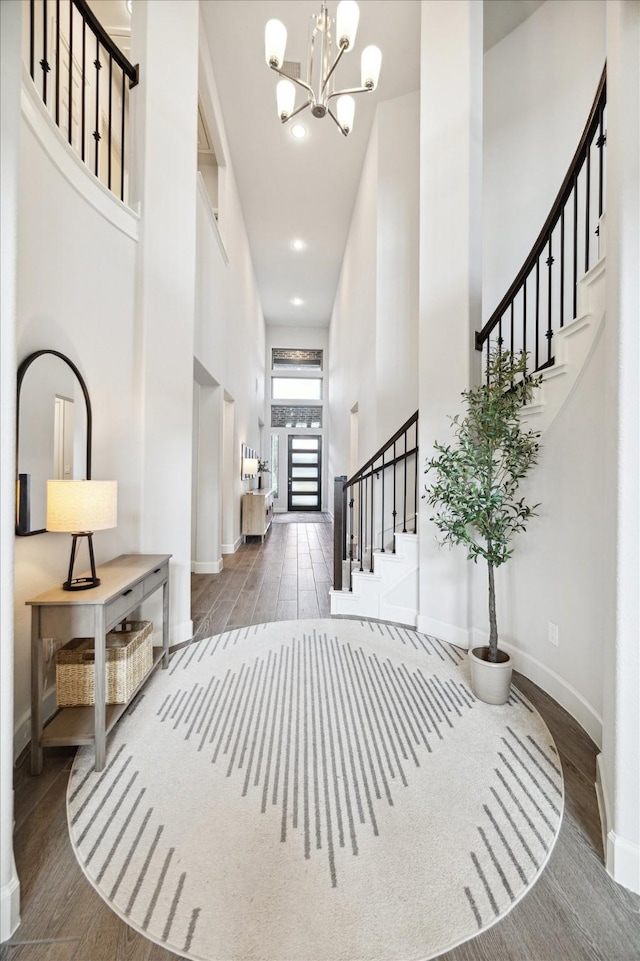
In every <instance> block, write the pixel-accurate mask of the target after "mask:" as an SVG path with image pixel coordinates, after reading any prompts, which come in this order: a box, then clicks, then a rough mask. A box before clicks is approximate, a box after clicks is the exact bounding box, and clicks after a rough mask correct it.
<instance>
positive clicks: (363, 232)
mask: <svg viewBox="0 0 640 961" xmlns="http://www.w3.org/2000/svg"><path fill="white" fill-rule="evenodd" d="M418 132H419V98H418V93H417V91H416V92H415V93H411V94H407V95H406V96H403V97H399V98H397V99H396V100H391V101H386V102H382V103H381V104H379V105H378V108H377V112H376V119H375V121H374V124H373V127H372V131H371V137H370V140H369V146H368V148H367V154H366V158H365V162H364V166H363V170H362V175H361V178H360V185H359V188H358V194H357V197H356V202H355V206H354V211H353V216H352V220H351V227H350V230H349V236H348V239H347V245H346V249H345V254H344V259H343V264H342V271H341V274H340V282H339V285H338V290H337V294H336V299H335V303H334V308H333V313H332V317H331V324H330V330H329V348H330V369H329V371H330V377H329V380H330V385H331V387H330V389H331V402H330V458H329V476H330V477H334V476H336V475H339V474H349V466H350V452H349V447H350V412H351V410H352V409H353V408H354V406H355V405H356V404H357V405H358V411H359V425H360V429H359V437H358V447H359V450H358V464H362V463H364V461H365V460H366V459H367V458H368V457H370V456H371V455H372V454H373V453H375V451H376V450H377V448H378V447H380V445H381V444H383V443H384V441H385V440H387V439H388V437H390V436H391V434H393V433H394V431H395V430H397V429H398V428H399V427H401V426H402V424H403V423H404V421H405V420H407V418H408V417H409V416H410V415H411V414H412V413H414V411H415V410H416V408H417V405H418V365H417V316H418V193H419V188H418V179H419V177H418V167H419V157H418Z"/></svg>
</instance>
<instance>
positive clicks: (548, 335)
mask: <svg viewBox="0 0 640 961" xmlns="http://www.w3.org/2000/svg"><path fill="white" fill-rule="evenodd" d="M552 236H553V231H552V232H551V233H550V234H549V256H548V257H547V261H546V263H547V267H548V268H549V274H548V290H547V333H546V335H545V336H546V338H547V363H548V364H550V363H551V338H552V337H553V324H552V317H551V273H552V270H553V253H552V250H551V238H552Z"/></svg>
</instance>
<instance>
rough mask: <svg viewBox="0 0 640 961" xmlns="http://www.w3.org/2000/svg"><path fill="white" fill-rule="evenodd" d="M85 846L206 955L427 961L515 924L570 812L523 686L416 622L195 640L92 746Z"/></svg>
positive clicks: (74, 793) (126, 898) (178, 939)
mask: <svg viewBox="0 0 640 961" xmlns="http://www.w3.org/2000/svg"><path fill="white" fill-rule="evenodd" d="M67 806H68V819H69V827H70V833H71V838H72V843H73V845H74V849H75V852H76V855H77V857H78V860H79V862H80V864H81V866H82V868H83V870H84V872H85V874H86V876H87V878H88V879H89V880H90V882H91V883H92V884H93V885H94V887H95V888H96V889H97V890H98V892H99V893H100V894H101V896H102V897H103V898H104V899H105V901H106V902H107V903H108V904H109V905H110V906H111V907H112V909H113V910H114V911H115V912H116V913H117V914H119V915H120V916H121V917H122V918H124V919H125V920H126V921H127V922H128V923H129V924H131V925H132V926H133V927H134V928H136V929H137V930H138V931H141V932H142V933H143V934H145V935H146V936H147V937H149V938H150V939H151V940H153V941H156V942H158V943H159V944H162V945H164V946H165V947H167V948H169V949H170V950H172V951H175V952H176V953H177V954H179V955H182V956H184V957H187V958H194V959H200V961H253V959H255V961H258V959H260V961H284V959H292V961H293V959H295V961H358V959H363V961H364V959H367V961H400V959H403V961H404V959H409V958H411V959H419V958H421V959H426V958H432V957H435V956H436V955H438V954H440V953H441V952H443V951H445V950H446V949H447V948H450V947H452V946H454V945H455V944H458V943H460V942H462V941H465V940H467V939H469V938H471V937H473V936H474V935H475V934H477V933H478V932H479V931H481V930H483V929H484V928H486V927H488V926H490V925H491V924H494V923H495V922H496V921H498V920H499V919H500V918H501V917H503V916H504V915H505V914H506V913H507V912H508V911H509V910H510V909H511V908H512V907H513V905H514V904H515V903H516V902H517V901H518V900H519V899H520V898H521V897H522V896H523V894H525V892H526V891H527V890H528V888H529V887H531V885H532V884H533V883H534V882H535V880H536V878H537V877H538V876H539V874H540V872H541V871H542V869H543V867H544V865H545V863H546V861H547V859H548V857H549V854H550V852H551V849H552V847H553V844H554V842H555V840H556V837H557V834H558V831H559V827H560V821H561V817H562V809H563V780H562V772H561V769H560V763H559V760H558V755H557V751H556V749H555V746H554V744H553V741H552V738H551V736H550V734H549V731H548V730H547V728H546V726H545V724H544V723H543V721H542V720H541V718H540V716H539V715H538V714H537V713H536V712H535V711H534V709H533V708H532V707H531V705H530V704H529V703H528V702H527V701H526V700H525V698H524V697H523V696H522V695H520V694H519V693H518V691H517V690H515V689H513V691H512V695H511V697H510V699H509V702H508V704H506V705H504V706H502V707H495V706H490V705H487V704H484V703H482V702H479V701H477V700H476V699H475V698H474V696H473V694H472V693H471V689H470V683H469V671H468V666H467V660H466V655H465V654H464V653H463V652H462V651H460V650H458V649H457V648H454V647H451V646H449V645H447V644H443V643H441V642H440V641H438V640H436V639H435V638H432V637H428V636H426V635H423V634H420V633H418V632H416V631H412V630H408V629H404V628H398V627H393V626H391V625H386V624H378V623H369V622H359V621H352V620H338V619H327V620H316V621H290V622H278V623H273V624H264V625H258V626H254V627H250V628H242V629H240V630H236V631H231V632H228V633H225V634H221V635H218V636H216V637H212V638H209V639H208V640H204V641H201V642H200V643H199V644H194V645H192V646H190V647H187V648H184V649H183V650H182V651H180V652H179V653H177V654H176V655H175V656H174V657H173V659H172V662H171V665H170V667H169V669H168V670H167V671H158V672H157V673H156V674H155V675H154V676H153V677H152V678H151V679H150V681H149V683H148V684H147V685H146V687H145V689H144V690H143V692H142V693H141V695H140V696H139V697H138V698H137V700H136V702H134V704H133V705H132V707H131V708H130V710H129V711H128V712H127V713H126V714H125V715H124V716H123V718H122V719H121V720H120V722H119V724H118V726H117V727H116V729H115V731H114V732H113V733H112V735H111V736H110V739H109V743H108V754H107V765H106V767H105V769H104V771H102V772H101V773H99V774H96V773H95V772H94V771H93V754H92V750H91V749H90V748H83V749H81V750H80V751H79V752H78V756H77V759H76V762H75V765H74V769H73V773H72V776H71V778H70V782H69V792H68V803H67Z"/></svg>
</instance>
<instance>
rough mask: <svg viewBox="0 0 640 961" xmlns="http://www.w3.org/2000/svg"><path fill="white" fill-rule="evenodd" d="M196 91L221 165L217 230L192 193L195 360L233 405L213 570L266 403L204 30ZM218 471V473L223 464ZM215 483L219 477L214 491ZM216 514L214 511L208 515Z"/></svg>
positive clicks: (236, 201)
mask: <svg viewBox="0 0 640 961" xmlns="http://www.w3.org/2000/svg"><path fill="white" fill-rule="evenodd" d="M200 92H201V97H202V100H203V104H204V106H205V109H209V110H210V111H211V112H213V114H214V116H213V117H211V116H208V117H207V120H208V123H209V127H210V129H211V130H212V134H213V132H214V131H215V139H216V140H217V143H216V156H217V158H218V160H219V162H220V164H221V166H220V169H219V178H218V188H219V205H220V218H219V224H216V223H215V222H214V220H213V218H212V210H211V207H210V204H209V201H208V197H207V193H206V190H199V191H198V200H197V210H196V213H197V218H196V303H195V341H194V356H195V358H196V360H197V362H198V363H199V365H200V367H201V372H205V374H206V376H205V377H204V378H201V381H202V379H204V380H206V377H208V378H210V385H213V384H216V385H218V386H219V388H220V389H221V390H222V392H223V393H224V395H225V397H226V399H227V401H228V402H230V401H231V400H232V401H233V404H232V407H233V437H232V438H231V437H230V438H229V439H228V440H227V442H226V444H227V447H228V448H229V456H231V458H232V465H231V470H230V471H229V482H230V485H231V489H230V491H229V492H228V496H227V497H222V496H221V490H220V487H219V486H216V489H215V490H212V491H211V496H212V498H217V499H218V500H219V501H220V502H221V503H224V510H225V512H226V513H227V514H229V512H230V513H231V517H229V516H226V517H224V518H223V523H222V530H221V532H220V534H219V536H218V537H217V547H216V548H214V549H213V552H214V553H216V551H219V553H217V555H216V557H210V558H209V557H208V558H206V559H205V558H204V557H202V558H199V560H200V561H201V562H205V561H209V560H210V561H211V562H213V563H217V562H219V561H220V560H221V556H222V543H224V544H225V545H226V547H225V551H227V549H229V548H231V546H232V545H235V546H236V547H237V545H238V543H239V540H240V498H241V496H242V494H243V493H244V491H246V490H247V489H248V486H247V482H243V481H242V480H241V476H240V452H241V446H242V444H247V445H248V446H249V447H252V448H254V449H256V450H257V449H258V447H259V441H260V432H259V422H260V421H261V420H262V419H263V418H264V402H265V373H264V364H265V329H264V319H263V316H262V308H261V305H260V300H259V297H258V290H257V286H256V280H255V272H254V268H253V261H252V259H251V251H250V249H249V242H248V239H247V233H246V228H245V223H244V217H243V213H242V207H241V205H240V198H239V196H238V189H237V186H236V181H235V177H234V173H233V159H232V158H231V156H230V152H229V148H228V144H227V140H226V135H225V131H224V124H223V118H222V110H221V107H220V102H219V98H218V92H217V86H216V80H215V72H214V68H213V66H212V64H211V58H210V53H209V49H208V45H207V42H206V36H205V32H204V28H201V31H200ZM223 163H224V165H222V164H223ZM221 233H222V237H223V238H224V239H223V243H222V245H221V242H220V236H221ZM201 399H202V395H201ZM209 400H210V402H211V403H212V404H216V403H217V404H218V406H219V408H220V410H221V409H222V407H221V403H220V398H218V400H217V401H216V400H215V399H214V398H213V397H210V398H209ZM220 416H221V415H220ZM218 428H219V423H218V421H216V422H215V424H211V425H210V428H209V429H208V433H206V432H205V435H204V436H203V434H202V431H201V434H200V444H201V445H203V444H206V443H207V441H208V442H209V443H215V432H216V431H217V430H218ZM218 436H220V435H218ZM219 468H220V470H222V464H220V465H219ZM220 483H221V479H220V475H219V480H218V485H219V484H220ZM203 495H204V491H203V490H201V491H200V494H199V513H200V514H202V512H203V511H205V512H206V513H209V514H211V512H212V505H211V504H210V505H208V506H206V505H204V504H203V502H202V497H203ZM216 511H217V508H215V507H214V508H213V513H214V514H216ZM216 516H217V515H216ZM209 553H211V551H210V552H209ZM199 569H200V568H199Z"/></svg>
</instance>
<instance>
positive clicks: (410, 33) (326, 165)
mask: <svg viewBox="0 0 640 961" xmlns="http://www.w3.org/2000/svg"><path fill="white" fill-rule="evenodd" d="M133 2H134V3H135V2H136V0H133ZM157 2H159V0H157ZM451 2H455V0H451ZM542 2H544V0H484V45H485V50H487V49H489V48H490V47H492V46H493V45H494V44H496V43H498V42H499V41H500V40H501V39H503V37H504V36H506V35H507V34H508V33H509V32H510V31H511V30H514V29H515V28H516V27H517V26H518V25H519V24H520V23H522V21H523V20H525V19H526V18H527V17H528V16H530V15H531V14H532V13H533V12H534V11H535V10H536V9H537V8H538V7H539V6H540V5H541V3H542ZM90 3H91V6H92V7H94V9H95V10H96V13H97V15H98V16H99V18H100V19H101V21H102V23H103V24H104V25H105V27H107V28H109V27H110V28H111V29H114V28H115V30H116V31H117V32H118V33H121V32H122V31H123V30H124V31H125V32H126V27H127V23H129V24H130V18H129V14H128V11H127V10H126V5H125V2H124V0H90ZM320 5H321V0H201V9H202V15H203V19H204V25H205V31H206V34H207V40H208V43H209V47H210V50H211V54H212V59H213V65H214V72H215V76H216V82H217V85H218V92H219V95H220V101H221V105H222V113H223V118H222V119H223V123H224V127H225V131H226V134H227V139H228V142H229V149H230V153H231V160H232V164H233V168H234V171H235V176H236V181H237V184H238V190H239V194H240V200H241V204H242V209H243V213H244V219H245V225H246V229H247V234H248V237H249V244H250V247H251V253H252V257H253V263H254V267H255V272H256V277H257V282H258V288H259V292H260V298H261V302H262V307H263V311H264V315H265V320H266V322H267V323H268V324H283V325H296V326H297V325H301V326H326V325H328V323H329V320H330V317H331V310H332V307H333V301H334V297H335V293H336V288H337V284H338V279H339V274H340V267H341V263H342V257H343V253H344V248H345V244H346V240H347V234H348V230H349V225H350V222H351V215H352V211H353V206H354V203H355V197H356V192H357V189H358V183H359V180H360V174H361V171H362V164H363V160H364V156H365V152H366V148H367V143H368V140H369V135H370V132H371V125H372V123H373V118H374V115H375V109H376V105H377V104H378V103H379V102H380V101H382V100H389V99H392V98H394V97H398V96H401V95H402V94H405V93H409V92H411V91H413V90H417V89H418V87H419V83H420V58H419V50H420V0H359V7H360V24H359V27H358V35H357V38H356V45H355V48H354V50H353V51H352V52H349V53H348V54H346V55H345V56H344V57H343V60H342V63H341V64H340V66H339V68H338V71H337V73H336V87H340V88H343V87H355V86H359V82H360V77H359V70H360V53H361V51H362V49H363V48H364V47H365V46H367V44H370V43H375V44H376V45H377V46H379V47H380V49H381V50H382V71H381V75H380V83H379V85H378V89H377V90H376V91H374V92H373V93H371V94H360V95H358V96H357V97H356V98H355V99H356V116H355V123H354V128H353V130H352V132H351V133H350V134H349V137H343V136H342V134H341V133H340V131H339V130H338V128H337V127H336V126H335V124H334V123H333V121H332V120H331V119H330V118H329V117H325V118H324V119H322V120H316V119H314V118H313V117H312V116H311V114H310V111H309V110H306V111H305V112H304V113H303V114H301V115H300V121H301V122H302V123H304V125H305V126H306V128H307V136H306V138H305V139H304V140H303V141H295V140H293V138H292V137H291V134H290V128H291V124H285V125H282V124H281V123H280V122H279V120H278V118H277V116H276V105H275V87H276V82H277V80H278V77H277V76H276V74H274V73H273V72H272V71H271V70H269V68H268V67H267V65H266V63H265V60H264V27H265V23H266V22H267V20H269V19H270V18H272V17H276V18H277V19H279V20H282V21H283V23H284V24H285V25H286V27H287V32H288V40H287V50H286V55H285V56H286V59H287V60H298V61H300V62H301V64H302V76H303V77H304V76H305V73H306V64H307V50H308V36H309V24H310V22H311V17H312V15H314V14H317V13H318V12H319V11H320ZM328 6H329V13H330V15H332V16H335V9H336V6H337V0H329V3H328ZM301 94H302V91H300V93H299V94H298V99H297V101H296V103H297V104H300V103H301V102H302V97H301ZM295 238H299V239H301V240H303V241H304V242H305V244H306V247H305V249H304V250H303V251H301V252H296V251H294V250H293V249H292V247H291V242H292V241H293V240H294V239H295ZM293 298H299V299H301V300H302V301H303V303H302V304H301V305H299V306H295V305H294V304H292V303H291V301H292V299H293Z"/></svg>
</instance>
